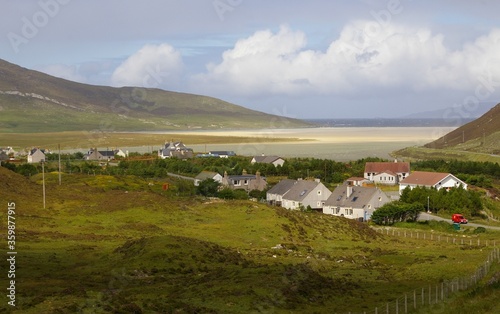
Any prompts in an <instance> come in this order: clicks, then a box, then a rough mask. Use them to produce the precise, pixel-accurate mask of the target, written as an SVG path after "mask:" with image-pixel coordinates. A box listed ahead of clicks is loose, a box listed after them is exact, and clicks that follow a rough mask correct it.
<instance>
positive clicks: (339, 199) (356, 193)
mask: <svg viewBox="0 0 500 314" xmlns="http://www.w3.org/2000/svg"><path fill="white" fill-rule="evenodd" d="M390 201H391V200H390V198H389V197H388V196H387V195H386V194H385V193H384V192H382V191H381V190H380V189H379V188H375V187H363V186H354V185H350V184H343V185H340V186H338V187H337V188H336V189H335V190H333V193H332V195H330V197H329V198H328V199H327V200H326V202H325V205H324V206H323V213H324V214H329V215H335V216H341V217H346V218H350V219H357V220H360V221H367V220H370V218H371V216H372V214H373V212H374V211H375V210H376V209H377V208H379V207H381V206H383V205H384V204H386V203H388V202H390Z"/></svg>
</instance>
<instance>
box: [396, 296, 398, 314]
mask: <svg viewBox="0 0 500 314" xmlns="http://www.w3.org/2000/svg"><path fill="white" fill-rule="evenodd" d="M396 314H399V299H396Z"/></svg>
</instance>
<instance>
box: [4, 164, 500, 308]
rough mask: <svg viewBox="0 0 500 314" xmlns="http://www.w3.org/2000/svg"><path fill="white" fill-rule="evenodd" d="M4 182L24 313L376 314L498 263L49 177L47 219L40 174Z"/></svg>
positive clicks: (311, 216) (252, 208)
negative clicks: (12, 209) (12, 212)
mask: <svg viewBox="0 0 500 314" xmlns="http://www.w3.org/2000/svg"><path fill="white" fill-rule="evenodd" d="M0 171H1V173H0V174H1V176H0V196H1V199H13V200H15V201H16V204H17V214H16V219H17V220H16V221H17V229H16V231H17V232H18V242H17V251H18V252H19V253H18V264H17V269H18V273H17V275H18V279H19V281H18V286H17V292H18V306H17V307H16V310H17V312H18V313H51V312H54V313H55V312H83V313H91V312H92V313H94V312H102V313H107V312H118V313H120V312H123V313H125V312H133V311H134V309H138V308H140V309H142V311H143V312H176V311H177V312H181V313H183V312H187V313H189V312H202V313H211V312H212V313H248V312H275V313H288V312H297V313H304V312H307V313H312V312H317V313H331V312H349V311H352V312H362V311H367V312H369V311H373V309H374V308H375V306H380V305H383V304H384V303H385V302H386V301H387V300H391V299H395V298H398V297H400V296H401V295H402V294H403V293H406V292H408V291H412V290H413V289H417V288H420V287H422V286H426V285H427V284H428V283H437V282H440V281H442V280H446V279H451V278H454V277H457V276H461V275H463V274H470V273H472V272H474V270H475V268H476V267H477V265H479V264H481V263H482V262H483V261H484V259H485V257H486V254H487V253H488V252H489V250H484V249H482V248H477V247H476V248H474V247H471V248H468V249H457V248H459V247H460V246H457V245H452V244H447V243H442V242H441V243H436V242H432V241H422V240H416V239H404V238H397V237H392V236H386V235H381V234H380V233H377V232H376V231H374V230H372V229H371V228H370V227H369V226H367V225H365V224H361V223H357V222H355V221H352V220H347V219H343V218H340V217H333V216H328V215H323V214H319V213H302V212H295V211H288V210H284V209H280V208H273V207H269V206H267V205H265V204H261V203H255V202H250V201H222V200H207V199H201V198H196V197H183V196H178V195H176V191H175V188H174V185H175V182H171V186H172V187H173V188H172V189H171V190H167V191H163V190H162V189H161V182H154V181H150V180H143V179H140V178H136V177H132V176H123V177H112V176H92V175H91V176H87V175H75V174H74V175H64V176H63V185H61V186H59V185H58V184H57V174H55V173H52V174H47V175H46V180H47V188H46V191H47V208H46V209H43V208H41V206H40V205H41V187H40V184H41V181H40V179H41V178H40V176H39V175H36V176H33V177H31V178H30V179H24V178H21V177H19V176H17V175H15V174H12V173H10V172H7V171H6V170H5V171H4V169H3V170H2V168H0ZM14 187H22V188H21V189H15V190H13V188H14ZM0 218H1V219H2V220H3V221H5V213H4V212H2V213H1V214H0ZM440 232H443V234H445V233H447V232H449V230H442V231H440ZM488 236H492V234H489V235H488V233H487V234H481V235H477V237H480V238H482V237H488ZM278 244H279V245H280V246H278ZM277 246H278V247H277ZM2 306H3V308H5V305H2ZM0 309H1V308H0ZM14 312H16V311H14Z"/></svg>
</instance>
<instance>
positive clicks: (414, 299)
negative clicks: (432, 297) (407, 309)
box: [413, 289, 417, 310]
mask: <svg viewBox="0 0 500 314" xmlns="http://www.w3.org/2000/svg"><path fill="white" fill-rule="evenodd" d="M413 309H414V310H416V309H417V290H416V289H415V290H413Z"/></svg>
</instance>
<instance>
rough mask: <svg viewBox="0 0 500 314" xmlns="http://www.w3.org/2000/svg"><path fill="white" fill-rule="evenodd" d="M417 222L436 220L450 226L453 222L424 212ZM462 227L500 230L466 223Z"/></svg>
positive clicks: (499, 228)
mask: <svg viewBox="0 0 500 314" xmlns="http://www.w3.org/2000/svg"><path fill="white" fill-rule="evenodd" d="M418 220H419V221H426V220H437V221H446V222H448V223H450V224H452V223H453V221H451V217H450V219H446V218H442V217H439V216H435V215H431V214H428V213H426V212H421V213H420V216H419V217H418ZM464 226H469V227H476V228H477V227H483V228H486V229H491V230H500V227H494V226H487V225H480V224H475V223H472V222H470V223H468V224H466V225H464Z"/></svg>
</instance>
